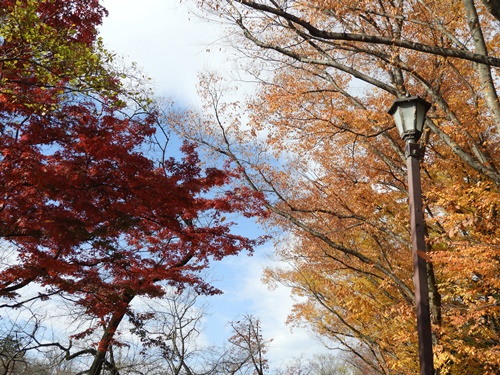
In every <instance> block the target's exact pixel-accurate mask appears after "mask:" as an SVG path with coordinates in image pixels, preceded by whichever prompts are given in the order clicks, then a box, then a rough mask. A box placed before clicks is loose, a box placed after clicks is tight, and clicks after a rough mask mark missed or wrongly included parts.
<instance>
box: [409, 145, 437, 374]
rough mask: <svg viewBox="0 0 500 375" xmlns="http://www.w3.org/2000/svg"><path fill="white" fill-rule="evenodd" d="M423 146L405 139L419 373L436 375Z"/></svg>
mask: <svg viewBox="0 0 500 375" xmlns="http://www.w3.org/2000/svg"><path fill="white" fill-rule="evenodd" d="M421 157H422V151H421V147H420V145H419V144H418V143H415V142H412V141H407V142H406V158H407V160H406V161H407V166H408V193H409V197H410V227H411V240H412V253H413V270H414V276H413V283H414V285H415V302H416V305H417V329H418V353H419V358H420V375H434V364H433V355H432V333H431V314H430V308H429V285H428V284H427V265H426V259H425V256H426V255H425V251H426V247H425V227H424V225H425V224H424V214H423V212H422V187H421V183H420V159H421Z"/></svg>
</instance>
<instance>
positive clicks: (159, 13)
mask: <svg viewBox="0 0 500 375" xmlns="http://www.w3.org/2000/svg"><path fill="white" fill-rule="evenodd" d="M186 3H187V5H186ZM103 4H104V6H105V7H106V8H107V9H108V11H109V13H110V14H109V17H108V18H107V19H106V20H105V22H104V25H103V27H102V29H101V36H102V38H103V40H104V43H105V45H106V47H107V48H108V49H110V50H112V51H114V52H116V53H117V54H118V55H121V56H122V57H124V58H125V60H126V61H128V62H136V63H137V64H138V66H139V67H140V68H142V70H143V71H144V73H145V74H146V75H148V76H149V77H151V78H152V80H153V82H154V87H155V90H156V92H157V93H158V95H160V96H164V97H168V98H171V99H174V100H175V102H176V103H178V104H179V105H181V106H183V107H184V106H188V107H189V106H193V107H196V106H198V105H199V103H200V100H199V98H198V97H197V94H196V83H197V76H198V73H200V72H203V71H206V70H210V71H214V70H215V71H218V72H220V73H222V74H224V75H226V76H227V75H230V76H233V75H234V76H236V75H237V74H236V73H237V72H236V71H235V68H234V65H233V64H232V63H231V57H232V56H231V52H229V51H226V50H225V49H224V46H223V45H220V44H219V41H220V40H221V35H222V34H221V28H220V25H217V24H216V23H207V22H204V21H201V20H199V19H198V18H197V17H196V16H194V15H193V14H191V13H190V12H189V10H188V8H187V6H193V4H192V3H189V1H186V0H184V1H183V2H179V0H142V1H140V2H137V0H134V1H133V0H104V1H103ZM240 230H243V231H245V232H247V233H248V235H249V236H254V235H255V236H258V235H259V234H260V230H259V228H258V227H257V226H255V225H253V224H251V223H248V221H246V222H245V223H240ZM270 255H272V244H268V245H267V246H263V247H261V248H259V249H257V250H256V252H255V254H254V256H252V257H248V256H246V255H245V254H242V255H240V256H238V257H231V258H228V259H226V260H224V261H222V262H220V263H218V264H214V266H213V267H212V269H211V271H210V277H211V278H212V279H213V280H215V281H214V284H215V285H216V286H217V287H218V288H220V289H222V290H223V291H224V294H223V295H222V296H215V297H210V298H209V299H208V300H207V301H208V303H209V304H210V305H211V307H210V309H209V312H210V315H209V316H208V317H207V320H206V322H207V325H206V330H205V333H204V334H205V340H207V341H208V342H210V343H212V344H214V345H219V344H222V343H223V341H224V340H225V339H226V338H227V337H228V333H229V332H228V327H227V322H228V321H231V320H234V319H236V318H238V316H239V315H242V314H245V313H248V314H252V315H254V316H256V317H259V318H260V319H261V322H262V327H263V333H264V335H265V336H266V337H267V338H272V339H273V343H272V346H271V348H270V350H269V353H268V356H269V359H270V360H271V364H272V366H278V365H279V364H280V363H281V362H283V361H286V360H287V359H291V358H292V357H300V356H301V355H304V356H308V355H311V354H314V353H316V352H322V351H324V349H323V348H322V347H321V345H319V344H318V343H317V342H316V341H314V340H313V339H311V338H310V337H309V336H308V334H307V332H306V331H305V330H303V329H294V331H293V333H292V332H291V331H290V328H289V327H288V326H286V325H285V323H284V322H285V320H286V317H287V315H288V313H289V311H290V308H291V306H292V303H293V301H292V299H291V298H290V296H289V291H288V290H287V289H286V288H283V287H281V288H278V289H276V290H274V291H270V290H268V289H267V287H266V286H265V285H264V284H262V283H261V281H260V279H261V276H262V271H263V268H264V267H265V266H268V265H272V261H271V260H270Z"/></svg>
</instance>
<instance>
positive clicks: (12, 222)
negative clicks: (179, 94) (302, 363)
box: [0, 0, 260, 374]
mask: <svg viewBox="0 0 500 375" xmlns="http://www.w3.org/2000/svg"><path fill="white" fill-rule="evenodd" d="M0 8H1V9H2V10H1V11H0V18H1V19H2V25H1V27H0V35H2V38H3V39H2V43H1V45H0V64H1V65H0V69H1V70H0V74H1V76H0V133H1V136H0V197H1V201H0V236H1V238H2V239H3V240H4V241H9V242H10V243H12V244H13V246H14V248H15V250H16V254H17V257H16V259H15V261H13V262H12V263H10V264H8V265H4V266H3V269H2V272H1V273H0V295H2V296H3V297H4V298H16V297H17V296H19V293H20V291H21V290H22V289H23V288H24V287H26V286H27V285H29V284H30V283H37V285H41V286H42V287H44V291H45V293H44V294H43V296H45V297H46V296H48V295H50V294H54V293H58V294H62V295H66V296H71V298H72V300H74V301H76V303H77V304H79V305H80V306H82V307H83V308H85V310H86V311H87V313H88V314H89V315H90V316H93V317H96V318H98V320H97V321H98V322H100V323H99V326H100V327H101V328H103V330H104V334H103V336H102V337H101V340H100V342H99V345H98V348H97V350H96V351H95V352H94V353H95V358H94V362H93V364H92V367H91V369H90V370H89V372H90V373H91V374H99V373H100V372H101V369H102V366H103V363H104V358H105V355H106V352H107V350H108V349H109V347H110V345H111V343H112V342H113V338H114V334H115V332H116V330H117V328H118V326H119V324H120V322H121V321H122V319H123V318H124V317H125V316H126V315H127V314H129V313H130V303H131V301H132V300H133V299H134V298H135V297H136V296H149V297H160V296H162V295H163V293H164V287H165V285H170V286H174V287H176V288H180V289H182V288H183V287H184V286H186V285H191V286H194V287H195V289H196V290H197V291H198V292H200V293H205V294H213V293H218V290H216V289H215V288H213V287H212V286H210V285H209V284H208V283H206V282H205V281H204V280H203V278H202V277H201V276H200V271H202V270H203V269H205V268H206V267H207V266H208V265H209V262H210V261H211V260H220V259H222V258H223V257H225V256H228V255H233V254H237V253H238V252H240V251H241V250H248V251H251V250H252V248H253V246H254V245H255V244H256V241H254V240H249V239H247V238H245V237H243V236H239V235H235V234H232V233H231V230H230V229H231V226H232V223H230V222H225V220H224V218H223V217H221V213H224V212H243V213H244V214H245V215H253V214H255V213H257V212H258V211H259V201H260V197H259V196H258V195H255V194H251V193H249V192H248V191H246V190H242V189H235V188H231V187H230V185H229V182H230V180H231V179H232V178H233V177H235V176H236V175H237V170H235V169H232V168H231V167H230V166H229V165H227V166H225V167H224V168H207V169H205V170H202V169H201V167H200V160H199V157H198V155H197V153H196V150H195V147H194V145H192V144H188V143H186V144H184V146H183V147H182V152H183V154H184V157H183V159H182V160H175V159H173V158H171V159H168V160H164V161H162V162H160V163H157V162H155V161H154V160H151V159H150V158H148V157H147V156H146V155H145V154H144V153H143V152H141V148H142V147H143V146H144V145H145V144H146V143H147V142H148V141H149V140H150V138H151V136H152V135H153V134H154V132H155V124H156V122H157V120H158V117H157V114H156V112H155V111H154V110H151V109H150V108H146V107H145V106H144V105H142V104H141V105H140V106H139V109H140V110H141V112H137V111H136V112H133V113H132V114H131V112H130V111H129V109H128V108H127V107H126V106H125V102H126V101H125V100H124V97H125V96H126V95H127V93H126V92H125V89H124V88H123V87H122V86H121V84H120V79H119V75H118V73H114V72H113V70H112V69H110V68H109V67H107V66H106V63H105V61H103V58H104V57H105V56H109V54H108V53H107V52H106V51H104V50H102V49H101V47H100V44H99V42H98V39H97V31H96V27H97V26H98V25H99V24H100V23H101V21H102V17H103V16H104V15H105V10H104V8H102V7H101V6H100V5H99V2H98V1H94V0H88V1H76V0H70V1H68V0H65V1H62V0H47V1H40V2H39V1H32V0H24V1H21V2H20V1H17V2H15V1H0ZM139 101H140V100H139ZM214 188H217V189H218V191H219V193H218V194H215V193H214ZM94 328H95V327H91V329H90V330H89V331H86V333H88V332H90V331H92V329H94Z"/></svg>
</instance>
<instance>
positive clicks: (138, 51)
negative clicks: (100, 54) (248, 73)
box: [101, 0, 226, 104]
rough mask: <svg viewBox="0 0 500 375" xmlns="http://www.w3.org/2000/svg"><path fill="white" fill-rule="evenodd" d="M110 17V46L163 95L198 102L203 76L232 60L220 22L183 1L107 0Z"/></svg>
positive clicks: (106, 27) (106, 34)
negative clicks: (222, 40)
mask: <svg viewBox="0 0 500 375" xmlns="http://www.w3.org/2000/svg"><path fill="white" fill-rule="evenodd" d="M103 4H104V6H105V7H106V8H107V9H108V11H109V16H108V17H107V18H106V19H105V20H104V24H103V26H102V27H101V36H102V37H103V40H104V43H105V46H106V47H107V48H108V49H110V50H112V51H114V52H116V53H117V54H118V55H120V56H122V57H124V58H126V59H127V60H128V61H130V62H132V61H133V62H137V64H138V66H139V67H140V68H142V69H144V71H145V73H146V74H147V75H148V76H150V77H151V78H153V80H154V82H155V84H156V88H157V89H158V92H159V94H160V95H162V96H165V97H169V98H174V99H177V100H178V101H180V102H183V103H184V104H192V103H197V102H198V101H197V99H196V83H197V75H198V72H200V71H203V70H207V69H212V70H213V69H217V68H220V67H221V66H222V65H224V63H225V61H226V59H225V57H224V54H223V51H222V50H220V46H218V47H215V46H214V42H216V41H217V40H218V39H219V38H220V36H221V34H220V31H221V30H220V27H218V26H217V25H216V24H214V23H206V22H202V21H200V20H199V19H198V18H197V17H196V16H193V15H192V14H190V12H189V10H188V9H187V8H186V7H185V6H184V5H183V4H180V3H179V2H178V1H168V0H142V1H141V2H140V3H138V2H137V1H133V0H104V2H103Z"/></svg>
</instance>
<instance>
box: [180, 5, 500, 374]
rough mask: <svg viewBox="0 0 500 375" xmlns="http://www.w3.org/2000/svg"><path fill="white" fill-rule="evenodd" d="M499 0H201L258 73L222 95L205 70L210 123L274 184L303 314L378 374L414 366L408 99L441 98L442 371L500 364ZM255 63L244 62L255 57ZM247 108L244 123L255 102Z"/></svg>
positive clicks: (438, 334) (436, 155)
mask: <svg viewBox="0 0 500 375" xmlns="http://www.w3.org/2000/svg"><path fill="white" fill-rule="evenodd" d="M493 4H494V2H490V1H484V2H479V1H473V0H463V1H458V0H457V1H439V0H438V1H420V0H415V1H378V2H377V1H371V0H366V1H364V0H360V1H341V0H332V1H328V0H326V1H288V0H280V1H274V0H270V1H247V0H242V1H217V0H213V1H203V2H199V5H200V7H202V8H203V9H205V10H207V11H209V12H213V13H214V14H216V15H217V17H218V19H222V20H225V21H226V22H227V25H228V27H229V30H230V33H229V36H228V40H229V41H230V42H231V43H232V44H233V45H234V46H235V47H236V48H237V50H238V51H239V52H241V53H242V55H245V56H246V57H249V58H250V59H251V60H252V61H253V65H252V64H251V63H250V62H249V64H248V65H249V66H247V70H248V73H249V74H251V75H254V77H255V81H257V82H261V83H262V84H260V85H258V87H257V94H256V95H254V96H252V97H250V98H247V100H246V103H244V104H242V103H232V104H231V103H227V102H225V101H224V98H223V93H224V92H226V91H225V90H221V89H220V88H218V87H217V85H219V84H220V83H219V82H220V81H219V80H218V79H216V78H215V79H214V78H213V76H207V77H205V78H204V80H203V81H202V82H201V93H202V95H203V96H204V97H205V98H206V99H207V106H206V107H205V108H204V114H203V115H201V116H198V115H197V114H192V117H198V120H197V121H198V127H197V128H196V129H192V128H191V129H189V128H187V127H185V126H183V124H182V123H179V124H178V129H179V131H180V132H181V133H182V134H185V135H188V136H189V137H191V138H192V139H196V140H198V141H199V142H200V143H202V144H205V145H207V146H209V147H210V148H211V149H212V150H213V151H214V152H216V153H219V154H222V155H224V156H229V157H230V158H232V159H233V160H234V161H235V162H236V163H238V165H239V167H240V168H241V170H242V171H243V172H244V179H243V180H242V181H243V182H244V183H245V184H246V186H248V187H251V188H252V189H254V190H255V191H257V192H262V193H264V194H265V195H266V198H267V208H268V212H270V213H271V215H270V216H269V218H268V219H267V221H266V222H267V223H268V225H269V226H273V225H275V226H277V227H279V228H281V229H284V230H285V231H286V232H287V234H288V236H287V238H286V239H285V238H280V239H279V241H277V254H278V255H279V256H280V257H281V259H282V260H283V261H285V262H287V263H288V266H287V267H284V268H277V269H270V270H269V271H268V273H267V278H268V281H269V282H279V283H283V284H285V285H288V286H290V287H291V288H292V291H293V293H294V294H296V295H298V296H301V297H304V299H303V300H301V302H299V303H297V304H296V306H295V308H294V310H293V311H292V315H291V317H290V321H291V322H292V323H293V322H297V323H299V322H305V323H307V324H308V325H309V326H310V327H311V328H312V329H313V330H314V331H315V332H316V333H317V335H318V336H319V337H322V338H323V340H324V341H325V344H327V345H329V346H335V345H339V343H340V346H341V348H342V349H346V350H349V351H351V352H352V353H353V354H354V355H355V356H357V358H358V359H359V360H360V361H362V362H363V363H364V365H366V366H368V367H369V368H370V369H371V370H370V371H371V373H380V374H414V373H416V372H417V359H416V358H417V352H416V345H415V343H416V328H415V316H414V307H413V305H414V297H413V291H412V288H411V285H412V280H411V275H412V264H411V261H410V258H411V257H410V252H409V247H410V246H409V244H410V234H409V228H408V224H407V223H408V205H407V189H408V187H407V181H406V171H405V167H404V161H405V157H404V151H403V146H404V144H403V142H402V140H401V139H400V137H399V135H398V134H397V132H396V130H395V129H394V125H393V120H392V118H391V117H390V116H389V115H388V114H387V113H386V111H387V109H388V108H389V107H390V105H391V103H392V102H393V100H394V99H395V98H401V97H404V96H406V95H408V94H410V95H420V96H421V97H423V98H426V99H427V100H428V101H429V102H431V103H433V107H432V109H431V110H430V112H429V113H428V117H427V119H426V123H425V126H426V127H425V132H424V136H423V137H422V139H421V143H422V146H424V147H425V150H426V153H425V159H424V160H423V163H422V168H423V171H424V173H423V190H424V205H425V214H426V222H427V246H428V250H429V253H430V257H429V259H428V276H429V283H430V286H431V287H430V300H431V304H432V305H431V314H432V321H433V334H434V341H435V345H434V353H435V364H436V367H437V370H438V371H440V373H441V374H448V373H467V374H495V373H498V371H499V369H500V363H499V361H498V358H500V356H499V347H500V339H499V335H500V328H499V327H500V315H499V314H500V311H499V308H500V306H499V303H500V302H499V301H500V300H499V296H500V294H499V288H500V285H499V281H498V280H499V279H498V268H499V262H500V258H499V243H498V238H499V232H498V228H499V225H498V224H499V222H498V220H499V218H498V201H499V187H500V174H499V171H498V160H499V154H498V152H499V149H500V148H499V140H500V136H499V132H500V105H499V101H498V93H497V90H498V77H499V76H498V73H499V71H498V69H499V67H500V59H499V53H500V52H499V49H500V44H499V41H500V39H499V36H500V33H499V27H500V24H499V22H498V20H497V19H496V18H494V17H495V14H496V7H495V6H494V5H493ZM247 61H248V60H247ZM243 112H245V113H246V114H247V116H248V117H249V121H248V122H247V123H245V122H243V121H242V119H244V118H245V117H244V116H242V113H243Z"/></svg>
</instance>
